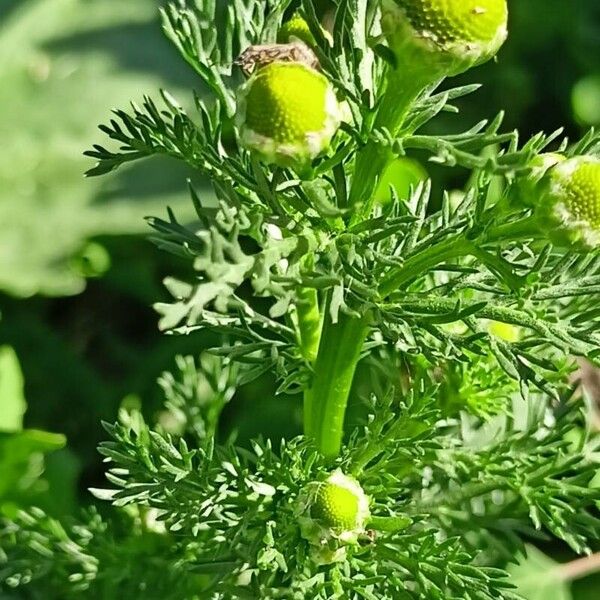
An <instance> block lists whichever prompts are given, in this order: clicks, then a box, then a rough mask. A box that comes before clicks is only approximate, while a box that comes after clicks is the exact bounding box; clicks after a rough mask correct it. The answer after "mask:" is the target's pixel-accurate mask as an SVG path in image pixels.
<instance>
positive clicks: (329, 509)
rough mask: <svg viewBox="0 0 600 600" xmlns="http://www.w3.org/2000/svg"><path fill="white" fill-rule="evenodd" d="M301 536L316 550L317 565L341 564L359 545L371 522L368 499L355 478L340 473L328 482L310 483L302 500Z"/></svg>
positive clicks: (300, 500) (328, 479)
mask: <svg viewBox="0 0 600 600" xmlns="http://www.w3.org/2000/svg"><path fill="white" fill-rule="evenodd" d="M298 514H299V521H300V526H301V530H302V535H303V537H304V538H306V539H307V540H308V541H310V542H311V544H312V545H313V546H314V557H315V559H316V560H317V562H320V563H329V562H335V561H336V560H341V559H342V558H343V557H344V556H345V554H346V550H345V546H347V545H352V544H356V542H357V541H358V538H359V536H360V535H362V534H364V533H365V531H366V525H367V522H368V520H369V518H370V511H369V498H368V496H367V495H366V494H365V493H364V491H363V489H362V487H361V486H360V484H359V483H358V481H356V479H354V478H353V477H348V476H347V475H344V473H342V471H340V470H339V469H338V470H337V471H334V472H333V473H331V474H330V475H329V477H328V478H327V479H326V480H325V481H319V482H313V483H310V484H309V485H308V486H306V488H305V489H304V491H303V493H302V494H301V496H300V498H299V510H298Z"/></svg>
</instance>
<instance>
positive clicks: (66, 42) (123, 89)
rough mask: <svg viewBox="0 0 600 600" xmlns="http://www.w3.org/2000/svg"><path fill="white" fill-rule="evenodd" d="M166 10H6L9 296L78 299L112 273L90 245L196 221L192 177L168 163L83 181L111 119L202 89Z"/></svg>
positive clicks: (50, 3) (5, 261) (134, 6)
mask: <svg viewBox="0 0 600 600" xmlns="http://www.w3.org/2000/svg"><path fill="white" fill-rule="evenodd" d="M159 4H160V2H159V1H158V0H127V1H126V2H123V1H122V0H93V1H90V0H20V2H11V1H10V0H0V57H2V58H1V60H0V139H1V140H2V148H3V151H2V159H1V160H0V290H4V291H6V292H8V293H10V294H13V295H16V296H29V295H32V294H35V293H43V294H47V295H68V294H75V293H78V292H80V291H81V290H82V289H83V286H84V282H85V277H88V276H90V275H92V276H93V275H100V274H102V271H103V270H106V269H107V268H109V265H110V261H109V260H107V257H106V256H105V255H104V254H103V253H102V249H99V248H98V245H97V244H96V245H95V246H94V245H92V246H91V247H90V243H89V239H90V238H91V237H94V236H98V235H107V234H108V235H119V234H129V233H144V232H146V231H147V229H146V225H145V223H144V220H143V218H144V217H145V216H148V215H150V214H155V215H162V214H164V212H165V207H166V205H170V206H173V207H174V208H175V209H176V211H177V214H178V215H179V216H180V218H186V217H187V216H188V215H189V216H191V212H190V208H189V207H190V206H191V203H190V202H189V201H188V199H187V191H186V182H185V179H186V177H187V176H188V175H189V172H187V171H186V170H185V169H182V168H181V167H179V166H176V165H174V164H172V163H171V162H170V161H168V160H167V159H165V160H164V161H162V160H158V161H150V162H147V163H142V164H140V165H139V166H136V167H134V168H132V169H130V170H128V171H124V172H123V174H121V175H118V176H117V175H115V176H111V177H109V178H102V179H87V180H86V179H85V178H84V176H83V173H84V172H85V171H86V170H87V169H89V168H90V167H92V166H93V162H92V161H90V160H89V159H87V158H85V157H83V156H82V153H83V151H84V150H86V149H88V148H89V147H91V145H92V144H93V143H94V142H95V141H97V139H98V132H97V130H96V125H97V123H100V122H104V121H106V120H107V117H108V114H107V112H108V111H107V109H108V108H109V107H122V106H127V104H128V102H129V101H130V100H131V99H135V100H136V101H141V100H142V99H143V95H144V94H155V92H156V90H157V89H158V88H161V87H163V88H167V89H169V90H170V91H171V92H173V93H174V94H175V95H176V96H177V97H178V99H180V101H181V102H182V103H183V104H186V102H188V103H189V102H190V101H191V92H190V91H189V90H190V88H191V87H193V86H194V84H195V80H194V79H193V77H192V75H191V72H190V71H188V69H187V68H186V67H185V66H182V65H181V63H180V61H179V60H178V58H177V55H176V52H175V50H173V49H171V48H170V46H169V44H168V42H167V41H166V40H164V39H163V37H162V36H161V32H160V27H159V26H158V25H157V22H156V21H157V9H158V6H159ZM150 32H152V33H150ZM124 190H127V191H124ZM186 211H187V212H186Z"/></svg>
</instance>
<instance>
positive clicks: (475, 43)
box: [382, 0, 508, 76]
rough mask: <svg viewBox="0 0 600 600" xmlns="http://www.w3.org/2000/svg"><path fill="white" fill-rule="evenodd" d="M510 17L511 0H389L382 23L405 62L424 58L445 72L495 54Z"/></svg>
mask: <svg viewBox="0 0 600 600" xmlns="http://www.w3.org/2000/svg"><path fill="white" fill-rule="evenodd" d="M507 18H508V9H507V5H506V0H383V18H382V27H383V31H384V34H385V35H386V37H387V40H388V44H389V46H390V48H391V49H392V51H393V52H394V53H395V54H396V58H397V60H398V64H399V67H400V68H406V66H407V65H411V63H412V64H415V62H414V61H421V63H422V65H423V66H428V67H430V68H431V69H432V70H433V71H434V72H435V73H436V74H438V75H442V76H443V75H456V74H458V73H461V72H463V71H466V70H467V69H469V68H471V67H473V66H475V65H478V64H481V63H483V62H485V61H487V60H489V59H490V58H492V57H493V56H494V55H495V54H496V53H497V52H498V50H499V49H500V46H502V44H503V43H504V40H505V39H506V36H507Z"/></svg>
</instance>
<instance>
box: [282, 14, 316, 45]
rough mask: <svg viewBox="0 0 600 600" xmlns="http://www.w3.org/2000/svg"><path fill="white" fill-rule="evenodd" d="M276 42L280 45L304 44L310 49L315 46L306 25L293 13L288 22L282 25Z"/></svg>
mask: <svg viewBox="0 0 600 600" xmlns="http://www.w3.org/2000/svg"><path fill="white" fill-rule="evenodd" d="M277 41H279V42H280V43H282V44H287V43H289V42H296V41H297V42H304V43H305V44H306V45H307V46H310V47H311V48H312V47H314V46H316V45H317V42H316V40H315V37H314V35H313V34H312V32H311V31H310V27H309V26H308V23H307V22H306V21H305V20H304V19H303V18H302V16H301V15H299V14H298V13H295V14H294V15H293V16H292V18H291V19H290V20H289V21H287V22H286V23H284V24H283V25H282V27H281V29H280V30H279V33H278V34H277Z"/></svg>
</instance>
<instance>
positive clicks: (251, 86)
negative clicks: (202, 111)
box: [237, 62, 342, 169]
mask: <svg viewBox="0 0 600 600" xmlns="http://www.w3.org/2000/svg"><path fill="white" fill-rule="evenodd" d="M341 117H342V111H341V110H340V105H339V103H338V101H337V98H336V95H335V91H334V89H333V86H332V85H331V84H330V82H329V81H328V79H327V78H326V77H325V76H324V75H322V74H321V73H319V72H317V71H315V70H314V69H311V68H310V67H308V66H306V65H303V64H301V63H285V62H274V63H271V64H269V65H267V66H265V67H263V68H261V69H259V70H257V71H256V73H255V74H254V75H253V76H252V77H251V78H250V79H249V80H248V82H247V83H246V84H245V85H244V86H243V88H242V90H241V93H240V99H239V105H238V115H237V119H238V127H239V133H240V142H241V144H242V145H243V146H244V147H246V148H247V149H249V150H252V151H254V152H256V153H257V154H258V155H259V156H260V157H261V159H262V160H264V161H265V162H267V163H272V164H277V165H280V166H283V167H294V168H297V169H301V168H303V167H306V166H307V164H309V163H310V161H312V159H314V158H315V157H316V156H318V155H319V154H320V153H321V152H323V151H325V150H327V149H328V148H329V144H330V142H331V139H332V138H333V136H334V135H335V132H336V131H337V129H338V127H339V124H340V121H341Z"/></svg>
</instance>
